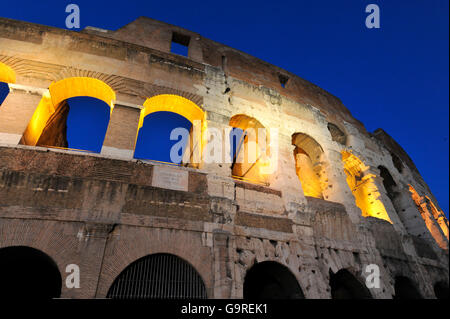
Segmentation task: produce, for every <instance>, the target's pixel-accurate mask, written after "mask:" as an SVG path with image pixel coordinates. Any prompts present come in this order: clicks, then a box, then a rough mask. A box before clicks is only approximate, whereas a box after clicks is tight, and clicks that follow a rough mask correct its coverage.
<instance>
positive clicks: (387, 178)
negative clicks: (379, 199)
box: [378, 166, 398, 201]
mask: <svg viewBox="0 0 450 319" xmlns="http://www.w3.org/2000/svg"><path fill="white" fill-rule="evenodd" d="M378 169H379V170H380V176H381V178H383V185H384V188H385V189H386V192H387V195H388V197H389V198H390V200H391V201H394V200H395V198H396V197H397V195H398V192H397V191H396V187H397V183H396V182H395V181H394V178H393V177H392V175H391V173H389V171H388V169H387V168H386V167H384V166H378Z"/></svg>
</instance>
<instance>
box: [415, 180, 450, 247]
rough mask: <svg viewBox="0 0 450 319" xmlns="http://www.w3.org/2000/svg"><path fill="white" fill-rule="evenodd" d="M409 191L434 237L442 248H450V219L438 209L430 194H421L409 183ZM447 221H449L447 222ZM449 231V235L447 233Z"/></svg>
mask: <svg viewBox="0 0 450 319" xmlns="http://www.w3.org/2000/svg"><path fill="white" fill-rule="evenodd" d="M408 186H409V192H410V193H411V198H412V200H413V201H414V203H415V204H416V207H417V210H418V211H419V213H420V215H421V216H422V219H423V221H424V223H425V226H426V227H427V229H428V231H429V232H430V234H431V236H432V237H433V238H434V240H435V241H436V243H437V244H438V245H439V247H441V248H442V249H448V224H447V223H448V220H447V218H445V215H444V214H443V213H442V212H440V211H439V210H437V208H436V206H434V204H433V202H432V201H431V200H430V198H429V197H428V196H420V195H419V193H418V192H417V191H416V190H415V188H414V187H413V186H412V185H410V184H408ZM446 222H447V223H446ZM446 233H447V237H446V236H445V234H446Z"/></svg>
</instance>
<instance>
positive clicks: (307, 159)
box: [292, 133, 326, 198]
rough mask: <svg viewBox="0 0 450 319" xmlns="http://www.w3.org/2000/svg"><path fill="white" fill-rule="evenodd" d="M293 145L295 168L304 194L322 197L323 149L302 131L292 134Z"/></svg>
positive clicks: (324, 177) (323, 178) (324, 178)
mask: <svg viewBox="0 0 450 319" xmlns="http://www.w3.org/2000/svg"><path fill="white" fill-rule="evenodd" d="M292 145H294V146H295V149H294V158H295V170H296V172H297V176H298V178H299V180H300V183H301V184H302V188H303V193H304V194H305V196H311V197H316V198H323V193H322V190H323V187H322V184H323V183H324V180H326V176H324V174H323V168H322V155H323V149H322V147H321V146H320V144H319V143H317V142H316V140H314V139H313V138H312V137H310V136H309V135H306V134H304V133H295V134H293V135H292Z"/></svg>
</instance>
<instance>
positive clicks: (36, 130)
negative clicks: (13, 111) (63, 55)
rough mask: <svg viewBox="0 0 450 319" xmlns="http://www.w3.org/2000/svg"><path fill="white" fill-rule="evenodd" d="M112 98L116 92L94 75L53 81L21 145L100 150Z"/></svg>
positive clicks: (112, 106) (111, 108) (112, 105)
mask: <svg viewBox="0 0 450 319" xmlns="http://www.w3.org/2000/svg"><path fill="white" fill-rule="evenodd" d="M115 99H116V94H115V92H114V91H113V90H112V89H111V88H110V87H109V86H108V85H107V84H106V83H104V82H102V81H100V80H98V79H95V78H89V77H72V78H66V79H63V80H60V81H58V82H53V83H52V84H50V87H49V90H48V92H46V93H45V94H44V95H43V97H42V99H41V101H40V103H39V105H38V107H37V108H36V110H35V112H34V114H33V116H32V118H31V120H30V122H29V123H28V126H27V128H26V129H25V132H24V134H23V136H22V139H21V141H20V144H24V145H31V146H44V147H56V148H64V149H76V150H83V151H91V152H96V153H100V152H101V148H102V146H103V140H104V139H105V135H106V130H107V128H108V124H109V118H110V115H111V113H112V111H113V108H114V101H115ZM81 126H82V130H81V128H80V127H81ZM81 131H82V132H83V134H80V132H81Z"/></svg>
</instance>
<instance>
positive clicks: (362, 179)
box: [342, 151, 392, 224]
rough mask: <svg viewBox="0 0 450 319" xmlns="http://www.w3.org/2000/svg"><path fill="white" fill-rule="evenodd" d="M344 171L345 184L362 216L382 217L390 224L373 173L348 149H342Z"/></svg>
mask: <svg viewBox="0 0 450 319" xmlns="http://www.w3.org/2000/svg"><path fill="white" fill-rule="evenodd" d="M342 162H343V164H344V172H345V174H346V175H347V184H348V186H349V187H350V190H351V191H352V193H353V196H354V197H355V203H356V206H358V207H359V208H360V209H361V212H362V216H363V217H375V218H379V219H384V220H386V221H388V222H390V223H391V224H392V221H391V219H390V218H389V214H388V213H387V211H386V208H385V207H384V204H383V202H382V201H381V200H380V196H381V194H380V191H379V190H378V187H377V185H376V184H375V181H374V178H375V177H376V176H375V174H373V173H371V172H370V167H369V166H366V165H364V163H363V162H362V161H361V160H360V159H359V158H358V157H356V156H355V155H354V154H352V153H350V152H348V151H342Z"/></svg>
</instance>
